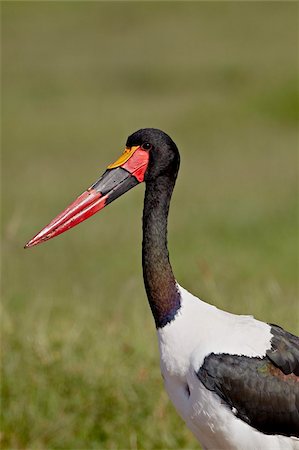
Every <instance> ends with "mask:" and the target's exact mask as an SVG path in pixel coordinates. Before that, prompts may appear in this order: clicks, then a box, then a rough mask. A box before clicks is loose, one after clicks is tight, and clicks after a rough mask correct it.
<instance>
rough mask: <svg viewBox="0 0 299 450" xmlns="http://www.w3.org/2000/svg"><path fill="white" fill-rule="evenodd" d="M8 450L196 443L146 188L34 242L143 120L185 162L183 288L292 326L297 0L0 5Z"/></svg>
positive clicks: (177, 228)
mask: <svg viewBox="0 0 299 450" xmlns="http://www.w3.org/2000/svg"><path fill="white" fill-rule="evenodd" d="M1 7H2V39H3V41H2V88H3V100H2V112H3V121H2V125H3V150H4V152H3V169H4V170H3V177H2V179H3V208H2V225H3V226H2V231H3V238H4V239H3V255H4V258H3V262H4V264H3V302H2V323H1V331H2V362H3V365H2V379H1V386H2V396H3V397H2V408H1V410H2V433H1V440H2V448H4V449H39V450H42V449H153V448H161V449H162V448H163V449H169V448H180V449H181V448H189V449H191V448H192V449H193V448H194V449H195V448H198V444H197V442H196V441H195V439H194V438H193V437H192V435H191V433H189V431H188V430H187V429H186V427H185V425H184V424H183V422H182V421H181V419H180V418H179V417H178V416H177V414H176V412H175V410H174V408H173V407H172V405H171V404H170V402H169V401H168V399H167V396H166V393H165V392H164V389H163V385H162V380H161V377H160V372H159V360H158V348H157V341H156V336H155V328H154V324H153V320H152V317H151V314H150V310H149V308H148V305H147V301H146V296H145V293H144V288H143V280H142V271H141V255H140V254H141V220H140V218H141V210H142V199H143V193H144V187H143V186H139V187H138V188H136V189H135V190H133V191H131V192H130V193H129V194H128V195H127V196H125V197H124V198H122V199H120V200H118V201H117V202H116V203H114V204H113V205H111V206H109V208H107V209H105V210H104V211H102V212H101V213H100V214H99V215H96V216H94V217H93V218H92V219H90V220H89V221H88V222H86V223H84V224H82V225H80V226H79V227H78V228H76V229H73V230H71V231H70V232H68V233H66V234H65V235H63V236H60V237H59V238H57V239H54V240H53V241H50V242H48V243H46V244H44V245H42V246H40V247H37V248H34V249H32V250H28V251H24V250H23V245H24V244H25V242H26V241H27V240H28V239H29V238H30V237H32V236H33V235H34V234H35V233H36V232H37V231H39V229H40V228H42V227H43V226H44V225H45V224H46V223H48V222H49V221H50V219H52V218H53V217H54V215H56V214H57V213H58V212H60V210H62V209H63V208H64V207H65V206H66V205H67V204H68V203H69V202H70V201H72V200H73V199H74V198H75V197H76V196H77V195H78V194H79V193H80V192H82V191H83V190H84V189H85V188H86V187H88V186H89V185H90V184H91V183H92V182H93V181H95V180H96V179H97V177H98V176H99V175H100V174H101V173H102V172H103V171H104V169H105V167H106V166H107V164H109V163H111V162H113V161H114V160H115V159H116V158H117V157H118V156H119V154H120V152H121V151H122V150H123V147H124V143H125V140H126V137H127V135H128V134H130V133H131V132H133V131H135V130H136V129H139V128H141V127H158V128H161V129H163V130H165V131H166V132H168V133H169V134H170V135H171V136H172V137H173V139H174V140H175V141H176V142H177V144H178V146H179V148H180V151H181V159H182V164H181V170H180V175H179V179H178V182H177V186H176V190H175V193H174V197H173V201H172V206H171V214H170V220H169V247H170V255H171V260H172V263H173V268H174V271H175V274H176V277H177V279H178V281H179V282H180V283H181V284H182V285H183V286H184V287H185V288H187V289H188V290H190V291H191V292H193V293H194V294H196V295H198V296H200V297H201V298H203V299H205V300H206V301H208V302H211V303H213V304H215V305H217V306H218V307H219V308H223V309H225V310H229V311H232V312H234V313H245V314H254V315H255V316H256V317H257V318H259V319H261V320H265V321H268V322H274V323H279V324H281V325H282V326H284V327H286V328H287V329H288V330H290V331H292V332H295V333H296V332H298V331H299V326H298V300H297V298H298V278H297V277H298V258H297V251H298V234H297V232H298V230H297V226H298V214H297V213H298V209H297V206H298V205H297V200H298V198H297V195H298V191H297V187H298V159H297V157H298V154H297V151H298V134H297V120H298V96H297V75H298V74H297V62H298V53H297V52H298V40H297V39H298V3H291V2H281V3H280V2H278V3H275V2H265V3H256V2H252V3H238V2H231V3H229V2H220V3H218V2H215V3H203V2H198V3H192V2H191V3H188V2H175V3H168V2H165V3H156V2H151V3H145V2H136V3H135V2H131V3H129V2H114V3H104V2H98V3H97V2H90V3H89V2H85V3H84V2H12V1H9V2H2V4H1Z"/></svg>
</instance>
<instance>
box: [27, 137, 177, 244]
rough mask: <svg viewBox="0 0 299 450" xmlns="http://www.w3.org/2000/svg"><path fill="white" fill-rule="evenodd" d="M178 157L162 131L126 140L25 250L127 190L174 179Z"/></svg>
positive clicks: (64, 229)
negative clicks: (99, 173)
mask: <svg viewBox="0 0 299 450" xmlns="http://www.w3.org/2000/svg"><path fill="white" fill-rule="evenodd" d="M179 163H180V156H179V151H178V149H177V146H176V145H175V143H174V142H173V141H172V139H171V138H170V137H169V136H168V135H167V134H166V133H164V132H163V131H161V130H158V129H156V128H143V129H141V130H138V131H136V132H135V133H133V134H131V136H129V137H128V139H127V142H126V147H125V150H124V152H123V153H122V154H121V156H120V157H119V158H118V159H117V160H116V161H115V162H114V163H113V164H110V165H109V166H108V167H107V169H106V171H105V172H104V174H103V175H102V176H101V177H100V178H99V179H98V180H97V181H96V182H95V183H94V184H93V185H92V186H90V187H89V188H88V189H87V190H86V191H84V192H83V193H82V194H81V195H80V196H79V197H78V198H77V199H76V200H75V201H74V202H73V203H72V204H70V205H69V206H68V207H67V208H66V209H65V210H64V211H62V212H61V213H60V214H59V215H58V216H57V217H55V219H53V220H52V221H51V222H50V223H49V224H48V225H47V226H46V227H44V228H43V229H42V230H41V231H40V232H39V233H38V234H37V235H36V236H34V237H33V238H32V239H31V240H30V241H29V242H28V243H27V244H26V245H25V248H28V247H33V246H34V245H37V244H40V243H42V242H45V241H47V240H49V239H51V238H53V237H55V236H58V235H59V234H61V233H63V232H64V231H67V230H69V229H70V228H72V227H74V226H75V225H78V224H79V223H80V222H83V221H84V220H85V219H87V218H88V217H91V216H92V215H93V214H95V213H96V212H98V211H100V210H101V209H103V208H104V207H105V206H106V205H108V204H109V203H111V202H112V201H113V200H115V199H116V198H118V197H120V196H121V195H122V194H124V193H125V192H127V191H128V190H129V189H131V188H133V187H134V186H136V185H138V184H139V183H141V182H143V181H145V182H146V183H150V182H151V181H153V180H157V179H158V178H159V177H161V176H166V177H167V176H168V177H170V178H172V179H175V178H176V176H177V172H178V169H179Z"/></svg>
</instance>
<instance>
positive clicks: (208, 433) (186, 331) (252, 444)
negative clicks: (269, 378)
mask: <svg viewBox="0 0 299 450" xmlns="http://www.w3.org/2000/svg"><path fill="white" fill-rule="evenodd" d="M179 289H180V293H181V298H182V306H181V309H180V311H179V312H178V314H177V316H176V317H175V319H174V320H173V321H172V322H170V323H169V324H168V325H166V326H165V327H163V328H162V329H158V340H159V348H160V358H161V371H162V376H163V378H164V382H165V388H166V390H167V392H168V395H169V397H170V399H171V400H172V402H173V404H174V406H175V407H176V409H177V411H178V413H179V414H180V415H181V417H182V418H183V419H184V421H185V422H186V424H187V425H188V427H189V428H190V430H191V431H192V432H193V433H194V435H195V436H196V437H197V439H198V440H199V442H200V443H201V445H203V447H204V448H205V449H213V450H216V449H223V450H225V449H230V450H232V449H238V450H240V449H242V450H252V449H254V450H257V449H260V450H267V449H269V450H275V449H277V450H278V449H281V450H282V449H283V450H285V449H290V450H291V449H296V450H298V449H299V440H297V439H292V438H287V437H283V436H270V435H264V434H263V433H260V432H258V431H256V430H255V429H253V428H252V427H250V426H249V425H248V424H246V423H245V422H243V421H242V420H241V419H238V418H236V417H235V416H234V414H233V412H232V411H231V410H230V408H228V407H227V406H226V405H224V404H223V403H222V402H221V400H220V398H219V397H218V396H217V395H216V394H214V393H213V392H211V391H208V390H207V389H206V388H205V387H204V386H203V384H202V383H201V382H200V381H199V379H198V377H197V376H196V372H197V371H198V370H199V368H200V367H201V365H202V363H203V361H204V358H205V357H206V356H207V355H209V354H210V353H230V354H236V355H246V356H260V357H262V356H265V354H266V350H267V349H269V348H270V341H271V333H270V330H271V328H270V326H269V325H267V324H266V323H264V322H260V321H258V320H255V319H254V318H253V317H251V316H237V315H234V314H230V313H227V312H224V311H221V310H219V309H217V308H216V307H214V306H211V305H209V304H207V303H204V302H202V301H201V300H199V299H198V298H197V297H194V296H193V295H192V294H190V293H189V292H187V291H186V290H185V289H183V288H181V287H180V286H179Z"/></svg>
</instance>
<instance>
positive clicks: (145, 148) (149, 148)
mask: <svg viewBox="0 0 299 450" xmlns="http://www.w3.org/2000/svg"><path fill="white" fill-rule="evenodd" d="M152 147H153V146H152V144H150V143H149V142H145V143H144V144H142V146H141V148H143V150H151V148H152Z"/></svg>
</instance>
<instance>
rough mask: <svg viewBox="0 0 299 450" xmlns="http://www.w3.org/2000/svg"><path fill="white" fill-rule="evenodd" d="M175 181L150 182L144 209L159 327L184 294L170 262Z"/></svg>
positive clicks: (146, 269) (149, 284) (146, 271)
mask: <svg viewBox="0 0 299 450" xmlns="http://www.w3.org/2000/svg"><path fill="white" fill-rule="evenodd" d="M174 184H175V179H171V178H169V177H168V176H161V177H159V179H156V180H154V181H150V182H147V184H146V191H145V199H144V209H143V241H142V266H143V277H144V284H145V289H146V293H147V297H148V301H149V304H150V307H151V310H152V313H153V316H154V319H155V322H156V326H157V328H158V327H159V328H160V327H163V326H165V325H166V324H167V323H169V322H170V321H171V320H172V319H173V318H174V316H175V314H176V312H177V310H178V309H179V308H180V294H179V292H178V289H177V285H176V281H175V278H174V275H173V272H172V268H171V265H170V262H169V254H168V248H167V218H168V211H169V203H170V199H171V195H172V191H173V188H174Z"/></svg>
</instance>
